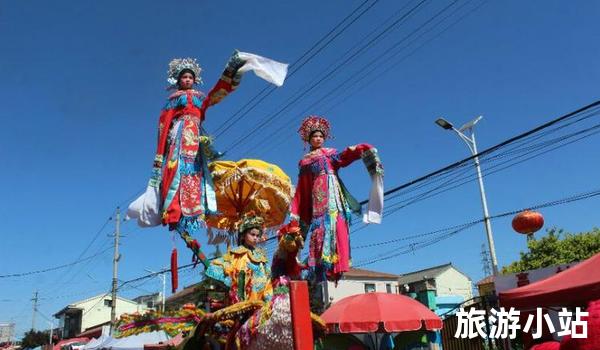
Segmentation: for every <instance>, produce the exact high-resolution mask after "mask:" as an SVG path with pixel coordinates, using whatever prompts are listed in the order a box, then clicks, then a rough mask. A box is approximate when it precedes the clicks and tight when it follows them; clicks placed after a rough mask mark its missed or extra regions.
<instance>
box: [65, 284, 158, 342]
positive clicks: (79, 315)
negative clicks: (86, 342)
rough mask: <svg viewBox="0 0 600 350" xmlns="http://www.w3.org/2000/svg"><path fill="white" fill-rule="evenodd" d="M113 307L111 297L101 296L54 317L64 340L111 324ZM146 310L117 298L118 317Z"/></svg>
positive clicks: (68, 308) (68, 306) (78, 304)
mask: <svg viewBox="0 0 600 350" xmlns="http://www.w3.org/2000/svg"><path fill="white" fill-rule="evenodd" d="M111 305H112V297H111V295H107V294H101V295H97V296H95V297H92V298H89V299H85V300H81V301H78V302H75V303H72V304H69V305H67V306H65V307H64V308H63V309H62V310H60V311H59V312H57V313H56V314H54V317H56V318H58V320H59V329H61V330H62V338H63V339H66V338H72V337H75V336H76V335H77V334H79V333H81V332H84V331H85V330H87V329H90V328H92V327H94V326H98V325H100V324H104V323H106V322H109V321H110V309H111ZM146 310H147V307H146V305H141V304H138V303H136V302H135V301H132V300H128V299H125V298H121V297H117V304H116V309H115V311H116V315H117V317H119V316H120V315H121V314H124V313H133V312H140V313H142V312H144V311H146Z"/></svg>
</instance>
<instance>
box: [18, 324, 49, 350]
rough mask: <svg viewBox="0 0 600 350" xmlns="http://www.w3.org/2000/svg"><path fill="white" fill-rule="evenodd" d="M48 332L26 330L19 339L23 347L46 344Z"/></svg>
mask: <svg viewBox="0 0 600 350" xmlns="http://www.w3.org/2000/svg"><path fill="white" fill-rule="evenodd" d="M48 335H49V333H48V332H42V331H34V330H33V329H32V330H30V331H28V332H26V333H25V335H24V336H23V340H21V347H22V348H23V349H33V348H35V347H38V346H40V345H44V344H48V340H49V339H48Z"/></svg>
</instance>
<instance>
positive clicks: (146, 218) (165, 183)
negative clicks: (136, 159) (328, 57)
mask: <svg viewBox="0 0 600 350" xmlns="http://www.w3.org/2000/svg"><path fill="white" fill-rule="evenodd" d="M184 70H188V71H191V72H193V73H194V76H195V79H196V82H200V81H201V80H200V76H199V75H200V71H201V69H200V67H199V66H198V64H197V63H196V62H195V60H193V59H188V58H186V59H176V60H173V61H172V62H171V63H170V64H169V71H168V75H169V79H167V81H168V82H169V83H170V84H171V85H172V86H175V85H176V84H177V79H178V77H179V74H181V72H182V71H184ZM248 70H253V71H254V72H255V73H256V74H257V75H259V76H260V77H261V78H263V79H265V80H267V81H269V82H272V83H274V84H275V85H278V86H281V84H283V79H284V78H285V75H286V73H287V65H284V64H281V63H278V62H275V61H272V60H269V59H267V58H264V57H260V56H257V55H253V54H249V53H244V52H237V51H236V52H234V54H233V56H232V57H231V58H230V60H229V62H228V63H227V66H226V67H225V70H224V72H223V74H222V76H221V78H220V79H219V81H218V82H217V84H216V85H215V86H214V87H213V88H212V89H211V90H210V92H209V93H208V95H204V94H203V93H202V92H199V91H196V90H192V89H189V90H179V91H177V92H175V93H173V94H172V95H171V96H169V98H168V100H167V103H166V105H165V107H164V108H163V111H162V113H161V115H160V119H159V125H158V147H157V150H156V156H155V158H154V168H153V170H152V177H151V179H150V181H149V182H148V187H147V189H146V193H144V194H143V195H142V196H140V197H139V198H138V199H137V200H136V201H134V202H133V203H132V204H131V205H130V206H129V210H128V216H129V217H131V218H137V219H138V224H139V225H140V226H143V227H147V226H156V225H159V224H161V223H162V224H163V225H169V228H170V229H177V230H178V231H179V232H180V233H181V232H186V233H190V234H194V233H196V232H197V231H198V230H199V228H200V224H201V223H202V221H203V219H204V215H205V214H210V213H214V212H216V211H217V202H216V197H215V191H214V188H213V184H212V180H211V177H210V176H208V167H207V164H208V161H210V160H211V159H212V158H214V157H215V154H214V152H212V150H211V149H210V147H209V145H210V139H209V137H207V136H206V135H204V133H203V132H202V127H201V124H202V121H203V120H204V118H205V114H206V110H207V108H208V107H210V106H213V105H215V104H217V103H219V102H220V101H221V100H222V99H223V98H224V97H225V96H227V95H228V94H229V93H230V92H232V91H233V90H235V88H236V87H237V86H238V85H239V83H240V79H241V76H242V73H243V72H245V71H248Z"/></svg>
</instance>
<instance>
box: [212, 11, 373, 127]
mask: <svg viewBox="0 0 600 350" xmlns="http://www.w3.org/2000/svg"><path fill="white" fill-rule="evenodd" d="M368 1H369V0H365V1H364V2H363V3H361V4H360V5H359V6H358V7H356V8H355V9H354V10H353V11H352V12H351V13H350V14H349V15H347V16H346V17H345V18H344V19H343V20H342V21H340V22H339V23H338V24H337V25H335V26H334V27H333V28H332V29H331V30H330V31H329V32H328V33H327V34H325V35H324V36H323V37H321V39H319V40H318V41H317V42H316V43H315V44H313V46H311V48H310V49H308V50H306V51H305V52H304V53H303V54H302V56H301V57H300V58H298V59H296V60H295V61H294V62H293V63H292V64H291V65H290V68H293V70H292V71H291V72H290V74H289V75H288V76H287V78H286V79H287V80H288V81H289V79H290V78H291V77H292V76H293V75H294V74H296V73H297V72H298V71H299V70H300V69H302V67H304V65H306V64H307V63H308V62H309V61H310V60H312V59H313V58H314V57H315V56H316V55H317V54H319V53H320V52H321V51H323V49H325V48H326V47H327V46H329V44H331V42H333V41H334V40H335V39H336V38H337V37H338V36H340V35H341V34H342V33H343V32H344V31H346V29H348V27H350V26H351V25H352V24H354V23H355V22H356V21H357V20H358V19H359V18H361V17H362V16H363V15H364V14H365V13H366V12H367V11H369V10H370V9H371V8H372V7H373V6H375V4H376V3H377V2H378V1H379V0H375V1H374V2H373V3H372V4H371V5H370V6H369V7H367V8H366V9H364V10H363V11H362V12H361V13H360V14H359V15H358V16H356V17H355V18H354V19H353V20H352V21H350V22H349V23H348V24H347V25H346V26H345V27H344V28H342V29H341V30H340V31H339V32H338V33H337V34H335V35H334V36H333V37H332V38H330V39H329V40H328V41H327V42H326V43H325V44H324V45H323V46H321V47H320V48H318V49H317V50H316V51H315V52H313V53H312V54H311V55H310V57H308V58H307V59H306V60H305V61H304V62H302V63H300V61H302V59H304V57H306V56H307V55H308V54H309V53H310V52H311V51H313V50H314V49H315V48H317V47H318V46H319V45H320V44H321V43H322V42H323V41H325V39H326V38H327V37H329V36H330V35H331V34H333V33H334V32H335V31H336V30H337V29H338V28H339V27H340V26H342V24H343V23H344V22H346V21H347V20H348V19H350V18H351V17H352V16H354V14H355V13H356V12H358V11H359V10H360V9H361V8H362V7H363V6H364V5H365V4H366V3H367V2H368ZM299 63H300V66H296V65H297V64H299ZM267 90H269V91H268V93H267V94H266V95H264V96H263V97H261V99H260V100H258V101H257V102H256V103H255V104H254V105H253V106H252V107H250V108H249V109H248V110H246V111H245V112H244V113H243V114H241V115H240V113H241V111H243V110H244V109H245V108H246V107H247V106H249V105H250V104H251V103H252V102H253V101H254V100H256V99H257V98H258V97H259V96H260V95H262V94H263V93H264V92H266V91H267ZM275 90H276V88H275V87H271V86H266V87H265V88H263V89H262V90H261V91H260V92H259V93H258V94H256V95H255V96H254V97H253V98H251V99H250V100H249V101H248V102H247V103H246V104H245V105H244V106H242V107H241V108H240V109H239V110H237V111H236V112H235V113H234V114H233V115H232V116H231V117H229V118H228V119H227V120H225V122H223V124H221V125H220V126H219V127H218V128H217V129H216V130H215V133H216V137H217V138H218V137H219V136H221V135H222V134H223V133H225V132H226V131H227V130H229V129H230V128H231V127H232V126H233V125H234V124H235V123H237V122H238V121H239V120H240V119H242V118H243V117H244V116H245V115H246V114H248V113H249V112H250V111H252V110H253V109H254V108H255V107H256V106H257V105H258V104H260V103H261V102H262V101H263V100H264V99H265V98H267V97H268V96H269V95H270V94H271V93H273V92H274V91H275ZM236 115H239V116H238V117H237V118H235V117H236ZM234 118H235V120H233V119H234ZM232 120H233V121H232ZM226 124H229V125H227V126H225V125H226Z"/></svg>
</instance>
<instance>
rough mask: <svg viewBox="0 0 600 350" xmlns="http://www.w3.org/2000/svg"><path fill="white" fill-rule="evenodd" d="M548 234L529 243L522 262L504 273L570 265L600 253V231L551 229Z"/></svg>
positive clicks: (506, 268)
mask: <svg viewBox="0 0 600 350" xmlns="http://www.w3.org/2000/svg"><path fill="white" fill-rule="evenodd" d="M547 232H548V234H547V235H546V236H544V237H542V238H540V239H535V238H534V239H532V240H530V241H529V242H527V249H528V251H527V252H521V253H520V255H521V259H520V260H518V261H515V262H513V263H512V264H510V265H508V266H505V267H503V268H502V273H516V272H522V271H526V270H534V269H539V268H542V267H547V266H552V265H558V264H568V263H572V262H575V261H582V260H585V259H587V258H589V257H591V256H592V255H594V254H596V253H598V252H600V229H597V228H594V229H592V230H591V231H589V232H580V233H576V234H573V233H567V232H564V231H563V230H562V229H557V228H551V229H548V230H547Z"/></svg>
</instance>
